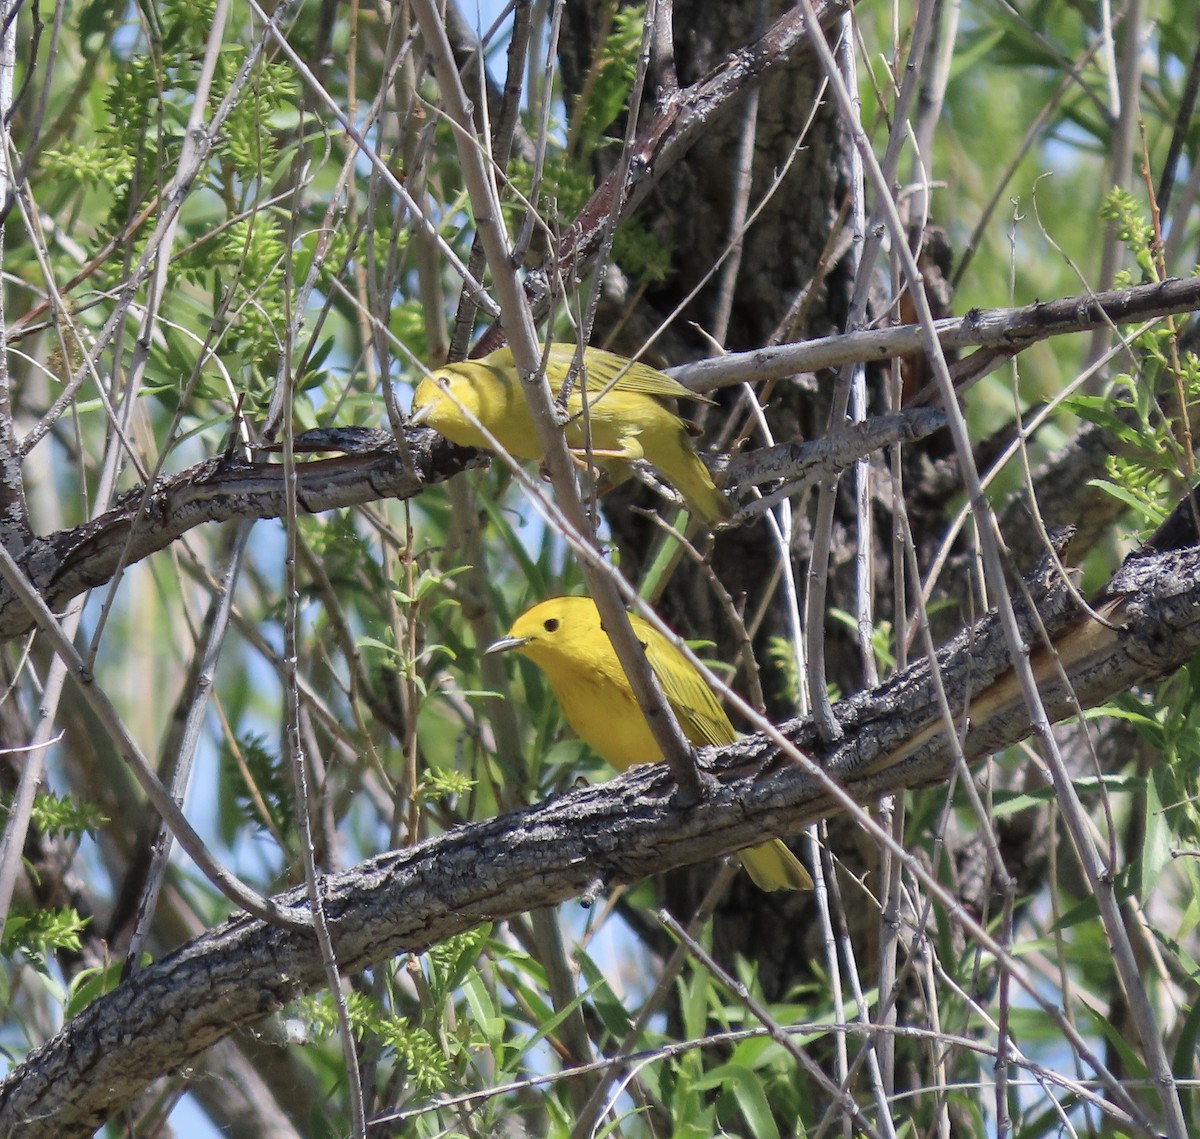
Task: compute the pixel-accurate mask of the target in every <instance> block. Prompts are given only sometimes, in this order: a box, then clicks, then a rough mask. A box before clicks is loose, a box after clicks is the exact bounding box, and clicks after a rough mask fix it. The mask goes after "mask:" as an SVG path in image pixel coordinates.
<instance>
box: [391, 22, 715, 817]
mask: <svg viewBox="0 0 1200 1139" xmlns="http://www.w3.org/2000/svg"><path fill="white" fill-rule="evenodd" d="M412 7H413V11H414V13H415V15H416V17H417V22H418V23H419V24H420V25H421V30H422V32H423V33H424V36H425V42H426V48H427V50H428V51H429V53H430V55H431V57H432V62H433V69H434V72H435V74H436V76H437V79H438V86H439V88H440V90H441V92H442V98H443V101H444V102H445V104H446V107H447V113H448V115H449V118H450V120H451V121H452V122H453V124H454V128H455V129H454V137H455V144H456V146H457V149H458V154H459V159H460V160H461V162H462V172H463V181H464V183H465V185H466V186H467V192H468V195H469V196H470V199H471V202H472V205H473V207H474V211H475V224H476V228H477V229H478V231H479V236H480V239H481V240H482V242H483V248H484V252H485V253H486V255H487V262H488V266H489V268H490V269H491V271H492V280H493V282H494V284H495V288H496V292H497V294H498V296H499V298H500V310H501V313H502V320H503V323H504V331H505V333H506V334H507V336H508V340H509V344H510V345H511V346H512V351H513V360H514V362H515V364H516V366H517V369H518V371H519V372H520V374H521V381H522V382H521V389H522V391H523V393H524V395H525V399H526V401H527V403H528V405H529V413H530V417H531V418H532V420H533V425H534V431H535V434H536V435H537V440H538V444H539V446H540V448H541V450H542V454H543V462H544V464H545V466H546V470H547V472H548V474H549V476H550V482H551V485H552V486H553V488H554V494H555V498H556V499H557V501H558V504H559V507H560V509H561V510H562V512H563V515H564V516H565V519H566V521H567V522H568V524H569V528H570V530H571V531H572V532H573V534H574V535H575V536H576V537H578V538H579V540H581V541H583V542H585V543H587V544H590V542H588V540H587V539H583V538H582V536H583V535H585V534H588V533H589V528H588V525H587V520H586V518H585V517H584V513H583V506H582V503H581V502H580V500H579V492H578V489H577V487H576V484H575V475H574V468H573V466H572V462H571V457H570V454H569V453H568V451H567V444H566V437H565V435H564V433H563V430H562V426H561V424H560V423H559V421H558V418H557V416H556V414H555V408H554V401H553V397H552V395H551V392H550V385H549V384H548V383H547V382H546V377H545V375H544V373H543V372H542V370H541V357H540V353H539V352H538V349H537V338H536V334H535V331H534V327H533V318H532V315H531V313H530V311H529V306H528V304H527V303H526V301H525V294H524V292H523V291H522V288H521V283H520V280H519V278H518V276H517V272H516V269H515V268H514V266H513V265H512V263H511V260H510V251H509V248H508V241H507V236H506V234H505V232H504V224H503V216H502V213H501V209H500V200H499V195H498V194H497V192H496V187H495V184H494V182H493V181H492V178H491V173H490V171H489V169H488V167H487V164H486V163H485V161H484V158H483V155H482V154H481V152H480V147H479V145H478V141H477V140H476V138H475V136H474V129H473V125H472V119H471V108H470V104H469V102H468V100H467V97H466V93H465V92H464V91H463V89H462V84H461V82H460V81H459V76H458V71H457V70H456V69H455V67H454V60H453V57H452V55H451V54H450V45H449V43H448V42H447V40H446V32H445V29H444V28H443V27H442V23H441V18H440V16H439V15H438V12H437V8H436V5H435V4H434V2H433V0H414V3H413V6H412ZM563 536H564V537H567V534H566V533H564V535H563ZM583 571H584V579H585V581H587V583H588V589H589V591H590V592H591V594H592V597H593V599H594V600H595V602H596V607H597V609H599V610H600V616H601V620H602V622H603V624H604V629H605V632H606V633H607V634H608V637H609V639H610V640H611V641H612V643H613V648H614V649H615V650H616V653H617V659H618V660H620V662H621V667H622V668H623V669H624V670H625V673H626V675H627V676H628V677H629V680H630V684H631V685H632V687H633V691H634V695H635V696H636V697H637V700H638V706H639V707H640V708H641V709H642V711H643V714H645V716H646V721H647V723H648V725H649V727H650V731H651V733H652V734H653V736H654V740H655V743H656V744H657V745H658V746H659V748H660V749H661V750H662V753H663V756H664V758H665V759H666V761H667V763H668V764H669V765H670V767H671V772H672V774H673V775H674V776H675V779H676V781H677V783H678V784H679V789H680V791H681V792H682V794H683V795H684V796H685V797H687V798H689V799H695V798H697V797H699V796H701V795H702V794H703V788H704V780H702V779H701V776H700V773H699V771H698V770H697V768H696V765H695V762H694V760H693V758H692V750H691V745H690V744H689V743H688V742H687V740H686V739H685V738H684V735H683V732H682V731H681V730H680V728H679V724H678V722H677V721H676V719H675V716H674V714H673V713H672V711H671V708H670V705H669V704H668V703H667V701H666V699H665V697H664V696H663V694H662V688H661V686H660V685H659V683H658V681H657V679H656V678H655V676H654V673H653V672H652V671H651V669H650V665H649V663H648V662H647V660H646V657H645V652H644V650H643V648H642V646H641V643H640V642H639V641H638V639H637V637H636V635H635V634H634V632H633V628H632V626H631V625H630V624H629V618H628V615H627V614H626V613H625V609H624V607H623V606H622V605H621V602H620V598H619V596H618V594H617V592H616V589H615V585H614V583H613V581H612V578H611V577H610V576H609V573H608V572H597V571H596V569H595V568H594V564H593V563H592V562H591V561H587V562H585V563H584V565H583ZM609 572H611V571H609Z"/></svg>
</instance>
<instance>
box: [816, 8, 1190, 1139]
mask: <svg viewBox="0 0 1200 1139" xmlns="http://www.w3.org/2000/svg"><path fill="white" fill-rule="evenodd" d="M801 2H802V4H803V7H804V9H805V11H806V13H808V15H809V20H810V23H809V25H808V26H809V31H810V37H811V38H812V40H813V45H814V47H815V49H816V51H817V53H818V55H819V56H820V57H821V61H822V65H823V66H824V67H825V70H826V72H827V73H828V74H829V77H830V87H831V89H832V90H833V92H834V96H835V98H836V99H837V101H838V105H839V106H840V107H841V110H842V114H843V116H844V118H845V120H846V122H847V124H848V125H850V124H854V117H853V102H852V99H851V97H850V93H849V92H848V91H847V90H846V89H845V87H844V85H843V84H842V82H841V77H840V75H839V74H838V72H837V65H836V61H835V60H834V59H833V57H832V55H831V53H830V51H829V47H828V45H827V44H826V43H825V40H824V37H823V36H822V35H821V32H820V29H819V28H818V27H817V26H816V24H815V22H813V21H814V17H813V16H812V7H811V0H801ZM851 129H852V131H853V134H854V142H855V145H856V146H857V147H858V148H859V150H860V151H861V152H862V155H863V161H864V163H865V164H866V167H867V170H868V172H869V173H870V176H871V180H872V182H873V183H874V185H875V190H876V193H877V194H878V195H879V201H880V204H881V205H882V206H883V207H884V209H885V211H886V214H887V219H886V220H887V223H888V226H889V228H890V229H891V231H892V237H893V241H894V242H895V245H896V248H897V249H898V251H899V253H900V260H901V265H902V266H903V268H904V275H905V278H906V279H907V281H908V285H909V288H910V289H911V290H912V300H913V303H914V306H915V307H916V310H917V314H918V316H919V317H920V323H921V326H922V327H923V328H924V329H925V330H926V333H927V345H926V348H927V350H928V352H929V355H930V360H931V363H932V365H933V372H934V376H935V379H936V381H937V384H938V387H939V388H940V389H941V395H942V399H943V400H944V401H945V407H946V409H947V413H948V415H949V417H950V418H949V427H950V433H951V436H952V437H953V439H954V446H955V450H956V452H957V453H958V458H959V463H960V467H961V470H962V474H963V478H964V481H965V483H966V486H967V490H968V493H969V495H970V498H971V501H972V504H973V506H974V509H975V514H976V518H977V520H978V527H979V534H980V541H981V545H982V552H983V558H984V565H985V567H986V571H987V577H988V578H989V579H990V580H991V582H992V583H993V586H994V587H995V589H996V593H997V597H996V604H997V607H998V610H999V616H1000V620H1001V623H1002V627H1003V629H1004V632H1005V637H1006V639H1007V641H1008V643H1009V646H1010V651H1011V652H1012V655H1013V661H1014V670H1015V673H1016V678H1017V683H1018V685H1019V687H1020V690H1021V694H1022V696H1023V697H1024V700H1025V704H1026V707H1027V709H1028V711H1029V717H1030V723H1031V725H1032V727H1033V731H1034V735H1035V736H1036V737H1037V739H1038V741H1039V743H1040V744H1041V747H1042V751H1043V754H1044V755H1045V757H1046V759H1047V761H1048V763H1049V766H1050V770H1051V772H1052V773H1053V777H1054V785H1055V789H1056V791H1057V792H1058V794H1059V797H1060V802H1061V803H1062V804H1063V806H1064V816H1065V818H1066V820H1067V823H1068V830H1069V831H1070V833H1071V837H1072V841H1073V843H1074V845H1075V848H1076V854H1077V857H1078V858H1079V862H1080V865H1081V868H1082V869H1083V871H1084V874H1085V875H1086V876H1087V878H1088V882H1089V885H1091V887H1092V889H1093V891H1094V892H1095V894H1096V900H1097V902H1098V904H1099V906H1100V912H1101V914H1102V915H1103V919H1104V925H1105V928H1106V930H1107V932H1108V936H1109V940H1110V944H1111V946H1112V949H1113V953H1114V957H1115V959H1116V965H1117V972H1118V975H1119V976H1120V977H1121V978H1122V981H1123V983H1124V985H1125V989H1126V995H1127V997H1128V998H1129V1002H1130V1008H1131V1010H1132V1012H1133V1015H1134V1021H1135V1023H1136V1024H1137V1026H1138V1034H1139V1036H1140V1037H1141V1042H1142V1048H1143V1050H1144V1051H1145V1054H1146V1056H1147V1059H1148V1063H1149V1067H1150V1070H1151V1072H1152V1074H1153V1076H1154V1079H1155V1081H1156V1085H1157V1088H1158V1092H1159V1096H1160V1099H1161V1102H1162V1108H1163V1113H1164V1118H1165V1123H1166V1126H1167V1128H1168V1134H1169V1135H1170V1136H1171V1139H1187V1125H1186V1124H1185V1122H1184V1119H1183V1110H1182V1107H1181V1105H1180V1102H1179V1095H1178V1091H1177V1089H1176V1087H1175V1082H1174V1076H1173V1075H1172V1072H1171V1066H1170V1063H1169V1061H1168V1059H1167V1055H1166V1050H1165V1048H1164V1046H1163V1041H1162V1038H1161V1035H1160V1034H1159V1032H1158V1027H1157V1025H1156V1024H1155V1020H1154V1013H1153V1010H1152V1009H1151V1008H1150V1003H1149V1000H1148V998H1147V995H1146V992H1145V988H1144V987H1143V986H1142V985H1141V984H1140V980H1139V976H1138V969H1137V962H1136V959H1135V958H1134V955H1133V950H1132V946H1131V945H1130V942H1129V938H1128V933H1127V931H1126V929H1125V925H1124V922H1123V921H1122V920H1121V914H1120V907H1119V905H1118V903H1117V900H1116V896H1115V893H1114V891H1113V888H1112V880H1111V877H1110V875H1109V871H1108V869H1107V868H1106V867H1105V866H1104V864H1103V863H1102V862H1101V861H1100V859H1099V855H1098V853H1097V852H1096V850H1095V848H1094V846H1093V845H1092V844H1091V842H1090V841H1089V838H1088V834H1087V827H1086V823H1085V815H1084V812H1083V808H1082V805H1081V804H1080V803H1079V801H1078V799H1077V797H1076V795H1075V791H1074V787H1073V786H1072V784H1071V780H1070V776H1069V774H1068V772H1067V771H1066V767H1065V765H1064V763H1063V762H1062V756H1061V754H1060V753H1059V750H1058V744H1057V741H1056V740H1055V738H1054V734H1053V730H1052V728H1051V725H1050V721H1049V718H1048V716H1047V714H1046V709H1045V706H1044V705H1043V703H1042V699H1041V695H1040V693H1039V691H1038V687H1037V681H1036V679H1035V677H1034V675H1033V669H1032V667H1031V666H1030V662H1029V656H1028V647H1027V646H1026V645H1025V643H1024V641H1023V640H1022V637H1021V633H1020V628H1019V626H1018V624H1017V619H1016V613H1015V611H1014V609H1013V602H1012V597H1011V596H1010V594H1009V592H1008V590H1007V589H1006V588H1005V587H1004V563H1003V557H1002V554H1001V550H1000V537H999V533H998V531H997V528H996V520H995V516H994V515H993V513H992V511H991V507H990V505H989V503H988V501H987V499H986V498H985V497H984V494H983V490H982V487H981V485H980V482H979V473H978V471H976V469H975V464H974V457H973V454H972V451H971V444H970V440H969V438H968V437H967V432H966V423H965V422H964V421H963V418H962V415H961V413H959V414H956V411H957V408H956V406H955V402H954V386H953V383H952V381H951V379H950V374H949V370H948V369H947V367H946V359H945V356H944V355H943V354H942V350H941V346H940V345H939V344H938V341H937V337H936V334H935V332H934V329H933V316H932V314H931V313H930V311H929V304H928V301H927V299H926V297H925V294H924V290H923V289H922V288H921V287H920V280H921V276H920V270H919V269H918V268H917V265H916V262H915V260H914V259H913V256H912V253H911V252H910V251H909V249H908V246H907V244H906V243H905V242H904V227H903V225H902V223H901V221H900V217H899V215H898V214H897V212H896V209H895V204H894V203H893V202H892V200H891V197H890V191H889V186H888V184H887V182H886V180H885V179H884V177H883V173H882V171H881V170H880V169H879V166H878V164H877V163H876V161H875V156H874V154H873V153H872V152H871V148H870V143H869V141H868V140H867V139H866V137H865V136H864V135H863V134H862V132H861V130H860V129H858V128H857V124H855V125H854V126H853V127H851Z"/></svg>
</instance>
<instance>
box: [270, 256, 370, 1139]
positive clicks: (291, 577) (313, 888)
mask: <svg viewBox="0 0 1200 1139" xmlns="http://www.w3.org/2000/svg"><path fill="white" fill-rule="evenodd" d="M289 265H290V263H289ZM287 276H288V277H289V278H290V276H291V274H290V268H289V271H288V274H287ZM286 283H287V284H290V281H288V282H286ZM290 292H291V290H290V289H289V288H285V291H284V295H285V296H286V295H290ZM291 344H292V338H291V337H290V336H289V337H288V338H287V341H286V342H285V344H284V352H283V353H282V356H281V358H280V368H281V370H282V372H283V374H284V382H283V384H282V385H281V388H282V393H283V406H282V415H281V422H282V426H283V440H282V442H283V479H284V486H285V488H286V493H285V510H284V517H283V524H284V541H285V550H284V589H285V594H284V616H283V691H284V707H285V711H284V742H285V747H286V749H287V758H288V765H289V767H290V768H291V772H292V785H293V788H294V790H295V803H294V812H293V813H294V820H295V823H296V833H297V835H298V836H299V839H300V857H301V862H302V863H303V865H304V886H305V891H306V895H307V898H308V907H309V913H310V914H311V917H312V923H313V929H314V931H315V933H316V935H317V945H318V946H319V947H320V952H321V963H322V965H323V966H324V969H325V980H326V985H327V986H328V989H329V994H330V998H331V999H332V1000H333V1003H334V1009H335V1010H336V1014H337V1024H338V1042H339V1044H340V1045H341V1050H342V1060H343V1067H344V1069H345V1077H346V1083H347V1092H348V1095H349V1099H350V1127H351V1134H352V1135H353V1136H354V1137H355V1139H366V1134H367V1123H366V1117H367V1112H366V1104H365V1102H364V1100H363V1088H362V1073H361V1071H360V1069H359V1066H358V1052H357V1049H356V1048H355V1044H354V1030H353V1028H352V1026H351V1024H350V1012H349V1009H348V1008H347V1007H346V997H345V994H344V993H343V992H342V978H341V969H340V967H339V966H338V958H337V952H336V951H335V949H334V947H333V938H332V935H331V934H330V929H329V916H328V914H327V913H326V911H325V903H324V897H323V887H322V881H321V878H322V876H321V874H320V872H319V871H318V870H317V863H316V850H315V847H314V845H313V836H312V817H311V814H310V810H309V804H310V796H309V786H308V769H307V764H308V759H307V757H306V754H305V749H304V743H303V741H302V739H301V734H300V696H299V687H298V684H297V680H296V678H297V675H298V671H299V668H298V665H299V659H298V654H299V648H298V644H297V639H298V638H297V626H298V623H299V607H300V588H299V584H298V582H297V579H296V545H297V529H298V526H299V522H298V512H297V509H296V454H295V450H294V447H293V443H294V438H293V415H292V408H293V404H294V401H295V396H296V391H295V373H294V371H293V370H292V367H291V363H292V361H291V358H290V348H291Z"/></svg>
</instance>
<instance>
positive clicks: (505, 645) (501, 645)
mask: <svg viewBox="0 0 1200 1139" xmlns="http://www.w3.org/2000/svg"><path fill="white" fill-rule="evenodd" d="M531 639H532V638H530V637H501V638H500V639H499V640H498V641H493V642H492V643H491V644H490V645H488V647H487V648H486V649H484V650H483V655H484V656H490V655H491V654H492V653H506V652H508V650H509V649H519V648H522V647H523V646H525V645H527V644H529V642H530V640H531Z"/></svg>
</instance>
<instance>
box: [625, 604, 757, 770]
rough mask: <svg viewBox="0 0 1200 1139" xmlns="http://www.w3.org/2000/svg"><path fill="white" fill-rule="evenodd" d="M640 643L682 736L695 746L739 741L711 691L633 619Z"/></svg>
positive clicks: (686, 663) (652, 630) (679, 657)
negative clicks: (676, 720) (673, 713)
mask: <svg viewBox="0 0 1200 1139" xmlns="http://www.w3.org/2000/svg"><path fill="white" fill-rule="evenodd" d="M632 619H633V622H634V631H635V632H636V633H637V635H638V640H639V641H641V642H642V644H644V645H645V646H646V659H647V660H648V661H649V662H650V667H651V668H652V669H653V670H654V675H655V676H657V677H658V682H659V684H661V685H662V690H663V695H664V696H665V697H666V698H667V703H668V704H670V705H671V708H672V709H673V710H674V712H675V715H676V716H678V717H679V726H680V727H681V728H683V734H684V735H685V736H687V738H688V739H689V740H691V742H692V743H694V744H712V745H713V746H715V747H720V746H721V745H722V744H731V743H733V741H734V740H736V739H737V732H735V731H734V730H733V725H732V724H731V723H730V722H729V717H728V716H727V715H725V710H724V709H723V708H722V707H721V705H720V704H718V703H717V698H716V697H715V696H714V695H713V692H712V689H711V688H709V686H708V685H707V684H706V683H705V682H704V678H703V677H702V676H701V675H700V673H698V672H697V671H696V670H695V669H694V668H693V667H692V665H691V662H690V661H689V660H688V659H687V657H685V656H684V655H683V654H682V653H681V652H680V651H679V650H678V649H677V648H676V647H675V646H674V645H673V644H671V642H670V641H668V640H667V639H666V638H665V637H663V636H661V635H660V634H659V632H658V630H657V629H655V628H654V627H653V626H651V625H648V624H646V622H645V621H642V620H640V619H639V618H637V617H634V618H632Z"/></svg>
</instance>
